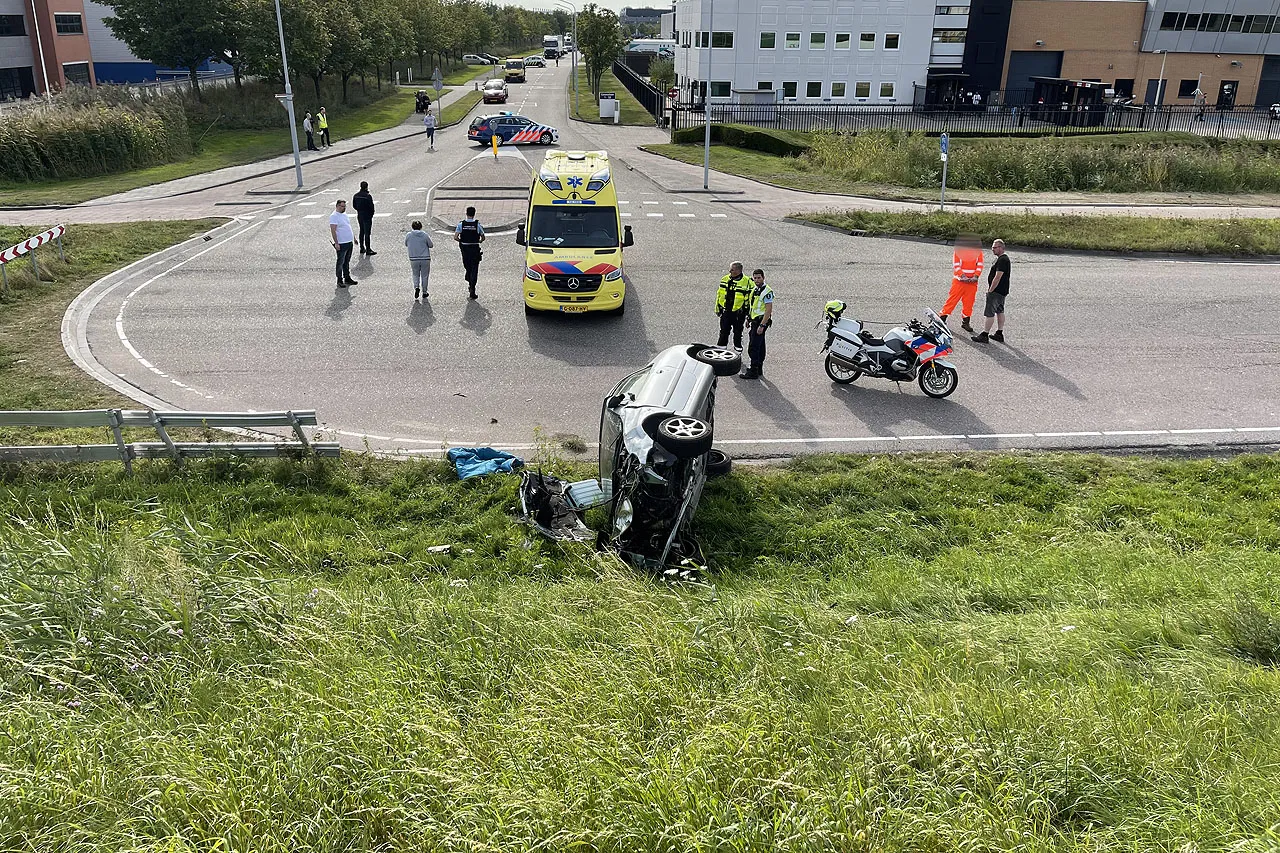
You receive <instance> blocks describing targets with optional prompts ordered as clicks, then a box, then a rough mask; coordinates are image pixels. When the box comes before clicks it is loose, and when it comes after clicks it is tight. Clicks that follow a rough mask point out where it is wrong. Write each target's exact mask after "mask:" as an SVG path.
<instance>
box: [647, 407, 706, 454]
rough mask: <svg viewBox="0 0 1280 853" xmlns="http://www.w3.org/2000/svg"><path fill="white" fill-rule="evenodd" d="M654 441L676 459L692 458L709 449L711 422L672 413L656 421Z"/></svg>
mask: <svg viewBox="0 0 1280 853" xmlns="http://www.w3.org/2000/svg"><path fill="white" fill-rule="evenodd" d="M654 433H655V434H654V437H653V438H654V441H656V442H657V443H658V444H660V445H662V447H663V448H664V449H665V450H666V451H667V452H668V453H670V454H671V455H673V456H675V457H676V458H678V459H693V458H694V457H695V456H701V455H702V454H704V453H706V452H707V451H708V450H710V449H711V424H709V423H707V422H706V421H704V420H702V419H701V418H693V417H689V416H688V415H672V416H671V417H668V418H663V419H662V420H661V421H659V422H658V428H657V429H656V430H654Z"/></svg>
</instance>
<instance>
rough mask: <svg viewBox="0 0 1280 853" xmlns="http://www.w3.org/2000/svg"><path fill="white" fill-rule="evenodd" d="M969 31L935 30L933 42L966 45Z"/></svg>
mask: <svg viewBox="0 0 1280 853" xmlns="http://www.w3.org/2000/svg"><path fill="white" fill-rule="evenodd" d="M966 32H968V31H967V30H934V31H933V40H934V41H936V42H941V43H942V44H964V36H965V33H966Z"/></svg>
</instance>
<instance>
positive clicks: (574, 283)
mask: <svg viewBox="0 0 1280 853" xmlns="http://www.w3.org/2000/svg"><path fill="white" fill-rule="evenodd" d="M580 284H582V282H580V281H579V280H578V279H576V278H571V279H569V289H570V290H577V289H578V286H579V285H580Z"/></svg>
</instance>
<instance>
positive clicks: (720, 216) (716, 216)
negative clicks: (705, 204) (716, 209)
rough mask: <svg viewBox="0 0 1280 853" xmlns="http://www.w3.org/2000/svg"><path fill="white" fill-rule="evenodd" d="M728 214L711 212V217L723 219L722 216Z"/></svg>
mask: <svg viewBox="0 0 1280 853" xmlns="http://www.w3.org/2000/svg"><path fill="white" fill-rule="evenodd" d="M728 215H729V214H727V213H713V214H711V216H712V218H714V219H724V218H725V217H726V216H728Z"/></svg>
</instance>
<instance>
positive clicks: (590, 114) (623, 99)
mask: <svg viewBox="0 0 1280 853" xmlns="http://www.w3.org/2000/svg"><path fill="white" fill-rule="evenodd" d="M567 60H568V57H563V58H561V60H560V61H561V62H565V61H567ZM600 91H602V92H613V93H614V94H615V95H617V97H618V102H619V104H621V108H622V117H621V119H620V120H619V122H618V123H619V124H635V125H644V126H647V127H653V124H654V118H653V115H652V114H651V113H650V112H649V111H648V110H646V109H645V108H644V107H643V106H641V105H640V102H639V101H637V100H636V98H635V95H632V94H631V92H629V91H628V90H627V87H626V86H623V85H622V81H621V80H619V79H618V78H617V77H616V76H615V75H614V73H613V71H612V70H607V71H605V72H604V76H603V77H601V78H600ZM578 100H579V106H580V107H581V110H580V111H575V110H574V97H573V72H572V71H570V72H569V115H571V116H573V117H574V118H576V119H580V120H582V121H589V122H593V123H595V124H613V119H602V118H600V102H599V100H598V99H597V98H596V96H595V95H593V94H592V93H591V85H590V83H589V81H588V80H587V66H586V64H585V63H583V62H582V61H581V60H579V62H578Z"/></svg>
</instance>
